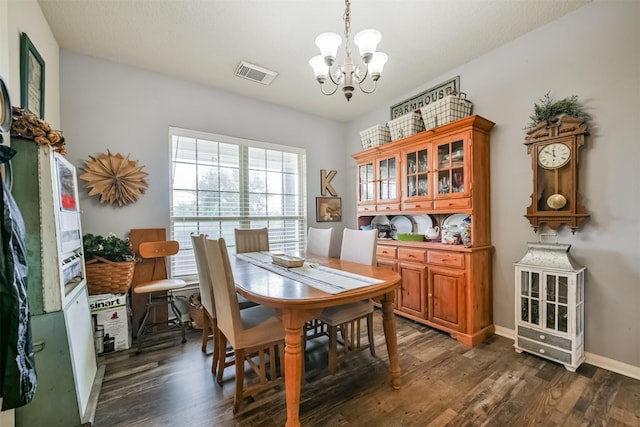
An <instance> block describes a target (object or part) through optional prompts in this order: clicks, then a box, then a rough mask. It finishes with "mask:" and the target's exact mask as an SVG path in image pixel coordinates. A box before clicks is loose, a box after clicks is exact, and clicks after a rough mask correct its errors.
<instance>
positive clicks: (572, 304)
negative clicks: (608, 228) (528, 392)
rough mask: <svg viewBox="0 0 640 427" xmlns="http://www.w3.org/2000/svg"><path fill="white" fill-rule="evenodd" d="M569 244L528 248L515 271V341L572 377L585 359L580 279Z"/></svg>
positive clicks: (518, 346) (518, 347)
mask: <svg viewBox="0 0 640 427" xmlns="http://www.w3.org/2000/svg"><path fill="white" fill-rule="evenodd" d="M570 248H571V245H567V244H559V243H555V244H549V243H528V250H527V253H526V254H525V256H524V257H523V258H522V259H521V260H520V261H519V262H517V263H516V264H515V269H516V306H515V308H516V341H515V344H514V347H515V349H516V351H517V352H518V353H520V352H522V351H526V352H529V353H533V354H536V355H538V356H540V357H545V358H547V359H551V360H553V361H556V362H559V363H562V364H563V365H564V367H565V368H566V369H567V370H569V371H571V372H574V371H575V370H576V368H578V366H580V364H581V363H582V362H583V361H584V360H585V354H584V275H585V268H584V267H582V266H580V265H578V264H577V263H576V262H575V261H574V260H573V258H572V257H571V254H570V253H569V249H570Z"/></svg>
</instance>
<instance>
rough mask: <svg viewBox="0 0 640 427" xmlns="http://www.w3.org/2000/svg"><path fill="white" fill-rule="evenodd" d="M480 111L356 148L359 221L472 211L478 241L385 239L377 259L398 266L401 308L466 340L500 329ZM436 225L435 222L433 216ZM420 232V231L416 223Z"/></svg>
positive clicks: (485, 123) (486, 126) (485, 125)
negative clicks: (465, 243)
mask: <svg viewBox="0 0 640 427" xmlns="http://www.w3.org/2000/svg"><path fill="white" fill-rule="evenodd" d="M493 126H494V123H493V122H491V121H489V120H487V119H485V118H483V117H480V116H470V117H466V118H464V119H461V120H458V121H455V122H452V123H449V124H446V125H443V126H440V127H437V128H433V129H429V130H426V131H423V132H420V133H417V134H415V135H411V136H409V137H407V138H404V139H401V140H398V141H395V142H392V143H390V144H385V145H381V146H378V147H374V148H371V149H368V150H365V151H362V152H360V153H357V154H354V155H353V158H354V159H355V161H356V167H357V175H358V179H357V186H358V188H357V195H358V201H357V217H358V226H366V225H370V224H371V222H372V221H373V220H374V218H380V216H384V217H387V218H389V219H390V220H391V221H393V218H394V217H395V216H400V215H402V216H405V215H408V216H412V215H426V214H429V215H430V218H435V219H436V222H437V223H438V224H439V226H442V221H443V220H445V219H446V218H447V217H448V216H449V215H450V214H456V213H457V214H466V215H469V216H470V218H471V230H472V232H471V244H470V246H469V247H464V246H463V245H448V244H444V243H440V240H438V241H426V242H407V241H398V240H386V239H379V240H378V249H377V264H378V266H379V267H385V268H389V269H392V270H395V271H397V272H399V273H400V274H401V276H402V284H401V286H400V287H399V288H398V290H397V291H396V292H397V294H396V301H395V313H396V314H398V315H401V316H404V317H407V318H409V319H412V320H415V321H417V322H420V323H423V324H426V325H429V326H432V327H434V328H437V329H440V330H443V331H446V332H448V333H450V334H451V336H452V337H454V338H456V339H458V340H459V341H460V342H462V343H464V344H467V345H476V344H478V343H480V342H482V341H483V340H484V339H485V338H486V337H487V336H489V335H491V334H492V333H493V332H494V326H493V320H492V294H491V292H492V289H491V288H492V259H491V257H492V246H491V220H490V197H489V196H490V194H489V176H490V170H489V133H490V131H491V129H492V127H493ZM434 225H436V223H434ZM414 231H415V230H414Z"/></svg>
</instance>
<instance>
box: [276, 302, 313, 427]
mask: <svg viewBox="0 0 640 427" xmlns="http://www.w3.org/2000/svg"><path fill="white" fill-rule="evenodd" d="M320 311H321V310H313V311H310V312H309V311H303V310H299V311H296V310H283V311H282V312H281V313H280V318H281V319H282V324H283V325H284V332H285V337H284V343H285V347H284V384H285V396H286V399H287V424H286V426H287V427H298V426H300V412H299V411H300V384H301V383H302V374H303V372H302V365H303V364H302V358H303V357H304V353H303V349H302V333H303V332H304V324H305V322H306V321H307V320H311V319H315V318H316V317H318V315H319V314H320Z"/></svg>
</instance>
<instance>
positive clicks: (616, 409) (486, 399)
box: [94, 310, 640, 427]
mask: <svg viewBox="0 0 640 427" xmlns="http://www.w3.org/2000/svg"><path fill="white" fill-rule="evenodd" d="M396 319H397V322H396V323H397V330H398V347H399V353H400V366H401V368H402V381H403V383H402V387H401V389H400V390H393V389H392V388H391V386H390V384H389V370H388V363H387V351H386V348H385V344H384V335H383V334H382V322H381V314H380V312H379V311H378V310H376V313H375V330H376V333H377V335H376V354H377V356H376V357H372V356H371V355H370V354H369V353H368V352H363V353H360V354H359V355H358V356H357V357H355V358H354V359H351V360H349V361H348V363H347V364H343V365H341V366H340V369H339V371H338V373H337V374H336V375H335V376H332V377H331V376H328V374H327V370H326V357H327V354H326V345H325V344H326V342H324V341H323V340H322V339H318V340H314V341H312V342H311V343H310V344H309V347H308V351H307V354H306V361H305V363H306V368H307V375H306V381H305V383H304V384H303V386H302V395H301V404H300V419H301V423H302V425H304V426H323V427H324V426H367V427H374V426H385V427H387V426H403V427H406V426H420V427H422V426H445V425H447V426H480V425H487V426H523V425H540V426H634V427H638V426H640V381H638V380H634V379H631V378H628V377H625V376H623V375H619V374H615V373H613V372H610V371H606V370H603V369H600V368H596V367H594V366H590V365H586V364H583V365H582V366H581V367H580V368H579V369H578V371H577V372H575V373H571V372H568V371H566V370H565V369H564V367H563V366H561V365H558V364H555V363H552V362H549V361H547V360H545V359H541V358H538V357H536V356H533V355H529V354H526V353H522V354H518V353H516V352H515V351H514V350H513V347H512V345H513V341H512V340H510V339H507V338H504V337H499V336H493V337H491V338H489V339H488V340H487V341H486V342H485V343H483V344H481V345H480V346H477V347H474V348H471V347H467V346H465V345H462V344H459V343H458V342H457V341H456V340H454V339H452V338H451V337H450V336H449V335H448V334H444V333H442V332H439V331H436V330H434V329H431V328H428V327H425V326H422V325H420V324H417V323H414V322H411V321H408V320H406V319H403V318H400V317H397V318H396ZM200 333H201V331H198V330H191V331H190V332H189V335H188V337H187V338H188V342H187V343H186V344H180V338H179V333H178V332H177V331H171V332H170V333H160V334H156V335H155V336H154V338H153V342H151V346H147V347H145V349H144V350H143V352H142V353H141V354H139V355H136V354H135V350H134V349H132V350H131V351H130V352H127V351H124V352H118V353H113V354H111V355H109V356H106V357H101V358H100V359H99V362H100V363H104V364H105V365H106V369H105V376H104V381H103V383H102V390H101V393H100V396H99V399H98V404H97V409H96V414H95V422H94V425H95V426H97V427H106V426H154V427H157V426H189V427H196V426H283V425H284V424H285V421H286V410H285V395H284V389H283V388H281V389H272V390H270V391H267V392H265V393H263V394H261V395H259V396H257V398H256V400H255V401H253V402H251V401H247V402H246V403H245V404H244V405H243V406H242V407H241V409H240V412H239V413H238V414H236V415H235V416H234V414H233V412H232V404H233V393H234V387H235V386H234V369H233V368H232V367H231V368H227V370H226V371H225V378H224V379H225V381H224V383H223V385H222V386H220V385H218V384H217V382H216V381H215V378H214V377H213V376H212V375H211V371H210V368H211V344H209V353H208V354H204V353H202V352H201V351H200V336H201V335H200ZM150 339H151V338H150Z"/></svg>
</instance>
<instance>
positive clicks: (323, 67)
mask: <svg viewBox="0 0 640 427" xmlns="http://www.w3.org/2000/svg"><path fill="white" fill-rule="evenodd" d="M309 65H311V68H313V73H314V74H315V75H316V79H317V80H318V81H319V82H320V83H323V82H324V81H325V80H326V78H327V72H328V70H329V67H327V64H326V63H325V62H324V57H323V56H322V55H318V56H314V57H313V58H311V59H310V60H309Z"/></svg>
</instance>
